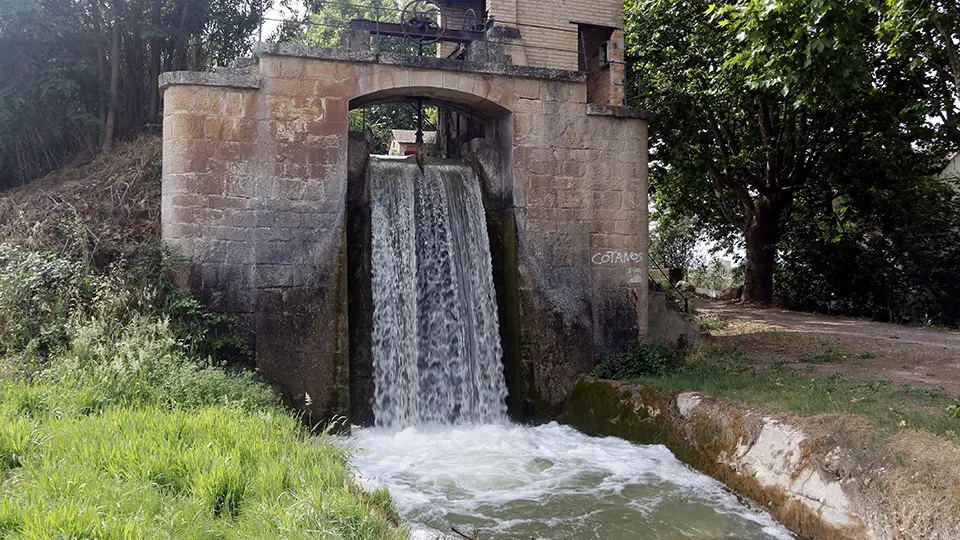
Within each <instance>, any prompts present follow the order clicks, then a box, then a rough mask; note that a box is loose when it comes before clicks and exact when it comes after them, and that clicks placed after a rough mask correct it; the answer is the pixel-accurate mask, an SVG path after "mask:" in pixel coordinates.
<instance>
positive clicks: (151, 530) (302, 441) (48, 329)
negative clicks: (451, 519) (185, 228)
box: [0, 245, 405, 539]
mask: <svg viewBox="0 0 960 540" xmlns="http://www.w3.org/2000/svg"><path fill="white" fill-rule="evenodd" d="M156 255H157V256H158V257H157V258H156V259H154V260H155V262H156V264H155V265H152V266H150V265H147V266H143V265H139V266H137V267H131V266H129V265H127V264H125V263H124V262H123V261H122V260H121V261H118V262H116V263H114V264H112V265H111V267H110V268H109V269H108V270H106V271H98V270H97V269H96V268H94V267H92V266H88V265H85V264H84V263H82V262H77V261H75V260H71V259H67V258H64V257H62V256H58V255H51V254H40V253H34V252H30V251H28V250H23V249H21V248H16V247H12V246H9V245H0V343H2V344H3V345H2V349H0V350H2V351H3V352H4V353H5V354H0V357H2V358H3V361H2V362H0V369H2V372H0V537H2V538H10V539H15V538H158V537H167V538H170V537H173V538H277V537H283V538H316V537H320V538H364V539H367V538H369V539H380V538H400V537H402V536H403V535H404V533H405V531H404V530H403V529H401V528H397V527H395V526H394V525H393V522H392V519H393V513H392V509H391V511H389V512H388V511H386V509H390V498H389V494H387V493H386V492H385V491H383V492H377V493H374V494H373V495H369V496H365V495H361V494H360V493H358V492H356V491H355V489H354V488H353V487H352V482H351V480H352V479H351V477H350V473H349V470H348V467H347V457H348V456H347V453H346V451H345V450H344V449H343V448H342V447H340V446H339V445H338V444H337V443H336V442H335V441H333V440H332V439H330V438H329V437H322V438H315V437H311V436H310V435H309V434H308V432H307V430H306V429H305V428H304V427H303V425H302V424H301V423H300V421H299V420H298V419H297V418H296V417H295V416H294V415H292V414H290V413H289V412H288V411H286V410H284V409H282V408H280V407H279V406H278V405H277V401H276V399H275V397H274V396H273V394H272V392H271V391H270V390H269V389H268V388H267V386H266V385H264V384H262V383H261V382H259V379H258V376H257V374H256V373H255V372H253V371H251V370H249V369H247V368H245V367H244V366H243V365H240V364H236V363H231V362H230V360H231V359H235V358H236V354H235V353H236V351H237V350H240V349H241V347H240V346H239V344H240V343H242V342H241V341H240V340H239V338H237V337H236V336H235V335H234V334H231V333H223V331H222V329H223V328H224V327H225V326H226V325H227V324H228V323H229V321H227V320H225V319H224V318H222V317H219V316H216V315H212V314H210V313H208V312H206V311H205V310H204V309H203V308H202V307H201V306H200V304H199V303H198V302H197V301H196V300H194V299H193V298H192V297H190V296H189V295H188V294H186V293H184V292H182V291H180V290H178V289H176V287H174V286H173V285H172V283H170V282H169V280H168V279H167V278H166V275H167V272H166V266H165V264H166V263H165V260H166V259H165V258H164V257H162V256H161V255H162V252H161V251H160V250H157V251H156Z"/></svg>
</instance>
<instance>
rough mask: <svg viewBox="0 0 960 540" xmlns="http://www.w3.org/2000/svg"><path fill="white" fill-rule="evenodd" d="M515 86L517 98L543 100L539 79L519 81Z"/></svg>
mask: <svg viewBox="0 0 960 540" xmlns="http://www.w3.org/2000/svg"><path fill="white" fill-rule="evenodd" d="M514 84H515V93H516V95H517V98H519V99H532V100H539V99H540V98H541V96H540V80H539V79H517V80H516V81H515V83H514Z"/></svg>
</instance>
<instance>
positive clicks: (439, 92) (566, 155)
mask: <svg viewBox="0 0 960 540" xmlns="http://www.w3.org/2000/svg"><path fill="white" fill-rule="evenodd" d="M256 51H257V52H256V55H257V63H256V64H255V65H254V64H249V65H247V66H246V67H245V69H246V70H249V74H247V75H244V76H243V77H246V78H245V79H244V78H241V76H240V75H237V74H236V73H230V74H220V73H217V74H173V75H169V76H168V77H167V78H166V79H165V88H166V91H165V99H169V101H168V102H167V103H166V106H165V110H164V115H165V118H164V173H163V231H164V239H165V240H166V241H167V242H169V243H170V244H172V245H173V246H175V247H177V248H178V249H179V250H180V251H181V252H182V254H183V255H185V256H187V257H188V258H189V259H190V260H191V261H192V269H188V271H187V272H186V273H185V274H184V275H185V280H184V283H186V284H188V285H189V286H191V287H193V288H194V289H195V290H197V292H198V294H199V295H200V296H201V297H203V298H206V299H208V300H210V301H211V302H212V303H214V304H215V305H216V306H217V307H218V308H220V309H224V310H226V311H229V312H231V313H234V314H236V315H238V316H241V317H242V318H244V319H245V320H249V321H250V322H251V325H252V328H251V335H252V336H253V341H254V342H255V348H256V351H257V353H258V356H259V360H258V361H259V362H260V365H261V367H262V368H263V369H264V373H265V374H266V375H267V376H268V377H269V378H270V379H271V380H272V381H273V382H275V383H276V386H277V388H278V389H280V390H281V391H282V392H283V393H285V394H286V395H287V396H288V397H289V398H290V399H291V401H292V402H293V403H295V404H296V405H297V406H301V407H304V408H305V409H306V410H308V411H309V412H311V414H312V416H311V418H313V419H314V420H317V419H319V418H322V417H324V416H332V415H336V414H347V413H348V408H349V400H348V398H347V396H348V393H349V392H348V391H347V387H348V386H350V387H352V388H353V391H354V392H358V393H359V392H364V393H368V392H369V384H370V383H369V381H361V379H363V377H364V375H363V374H360V375H359V376H358V377H355V378H354V379H352V380H351V381H349V382H348V379H349V376H348V375H347V372H348V371H349V370H348V363H349V362H348V360H347V357H348V355H349V354H350V352H349V351H351V350H353V351H360V350H361V349H362V348H363V346H362V345H361V344H358V342H357V339H360V338H358V337H357V336H354V335H351V334H350V333H349V331H348V325H347V319H348V316H347V313H348V312H349V311H354V312H356V311H357V310H363V309H370V308H369V307H364V306H368V305H369V304H368V302H367V300H365V299H364V298H366V296H365V295H367V294H368V292H369V291H366V292H365V291H363V290H360V289H353V288H352V286H351V287H348V285H347V282H348V281H349V280H348V279H347V276H348V275H352V276H354V278H356V279H361V278H364V275H365V274H364V273H365V272H366V270H364V269H365V268H367V266H365V265H367V264H368V263H366V262H365V259H364V258H363V256H362V254H360V255H358V254H357V253H355V252H354V251H352V246H354V245H359V244H362V243H363V242H365V240H364V239H365V238H366V236H367V235H368V234H369V230H368V229H367V228H366V226H364V225H363V224H362V223H359V224H358V223H357V220H360V221H363V220H368V219H369V217H368V216H367V215H366V214H365V213H364V210H363V205H364V204H366V202H367V201H368V194H367V192H366V190H365V188H364V187H363V185H362V183H359V184H358V183H356V182H350V181H348V179H349V178H355V177H356V175H357V171H360V170H362V169H363V162H364V159H363V156H362V155H358V154H356V152H354V156H353V158H352V159H351V158H350V156H349V155H348V149H349V148H350V146H351V145H350V144H349V142H348V133H347V129H348V116H347V115H348V112H349V109H350V108H351V106H353V107H356V106H362V105H366V104H371V103H377V102H382V101H384V100H389V99H395V98H397V97H404V96H408V97H409V96H413V97H423V98H426V99H428V100H432V102H434V103H439V104H442V106H443V107H446V108H448V109H449V110H452V111H457V112H458V113H472V114H473V116H475V117H476V119H477V120H476V121H477V122H478V123H483V124H484V129H486V130H487V131H486V137H487V139H486V140H475V141H474V145H473V150H472V152H473V154H474V155H475V156H476V160H477V164H478V169H479V170H480V171H481V172H482V173H483V174H482V177H483V178H484V191H485V196H486V199H487V203H488V209H487V210H488V211H487V214H488V223H489V228H490V237H491V244H492V245H493V246H494V247H495V249H494V252H495V255H494V259H495V261H494V266H495V273H496V274H497V275H498V278H497V280H498V291H497V292H498V302H499V303H500V304H501V313H500V319H501V321H505V322H504V324H503V325H502V329H501V330H502V334H503V339H504V342H505V349H507V351H508V352H507V353H506V354H507V356H508V362H507V366H506V367H507V370H508V372H510V373H512V375H510V377H508V378H512V380H513V381H514V382H515V384H514V385H513V386H512V388H511V390H512V391H514V389H516V391H515V392H514V395H513V396H512V397H511V399H515V400H518V402H517V403H514V405H512V407H511V410H512V411H514V412H515V413H517V414H518V415H519V416H522V417H524V418H548V417H550V416H551V415H552V414H554V413H555V412H556V411H557V410H558V409H559V407H560V405H561V404H562V403H563V402H564V401H565V399H566V398H567V396H568V395H569V393H570V391H571V389H572V388H573V386H574V384H575V382H576V381H577V379H578V378H579V377H580V376H581V375H582V374H583V373H586V372H588V371H589V370H590V369H592V367H593V365H594V363H595V362H596V360H597V359H598V358H600V357H602V356H604V355H606V354H608V353H610V352H612V351H614V350H616V349H617V348H619V347H620V346H622V345H623V344H624V343H625V342H628V341H634V340H636V339H638V338H641V337H642V336H643V335H644V333H645V332H646V330H647V327H648V323H647V317H648V314H647V294H648V291H647V287H646V277H645V276H646V264H647V263H646V257H645V254H646V249H647V229H646V223H647V216H646V212H647V199H646V197H647V184H646V160H647V154H646V152H647V149H646V122H645V121H644V119H643V118H642V117H638V116H636V115H630V114H626V113H623V114H605V113H604V114H590V110H591V109H590V105H588V104H586V103H585V95H586V83H585V81H584V76H583V74H582V73H579V72H568V71H563V70H549V69H538V68H527V67H510V66H503V65H496V66H495V65H487V64H477V63H470V62H458V61H453V60H446V59H436V58H416V57H414V58H410V57H400V56H396V55H388V54H386V53H383V54H380V55H376V54H373V53H369V52H363V51H344V50H327V49H315V48H304V47H300V46H294V45H276V44H269V45H266V44H261V45H259V46H258V47H257V49H256ZM218 77H220V78H218ZM218 85H219V86H218ZM518 94H522V95H524V96H528V97H524V98H521V97H519V96H518ZM468 153H470V152H469V151H468ZM361 176H362V174H361ZM608 252H610V253H617V254H620V255H619V257H617V256H614V257H612V258H610V260H609V261H604V260H603V256H604V255H603V254H605V253H608ZM598 254H599V256H600V259H599V260H598V261H599V262H595V259H594V258H595V256H598ZM630 254H638V255H639V257H633V258H631V256H630ZM347 261H350V262H349V263H348V262H347ZM228 267H229V268H230V271H229V273H227V272H226V271H225V270H224V269H226V268H228ZM358 272H359V273H358ZM225 275H229V276H231V277H230V279H226V280H225V279H223V276H225ZM348 288H350V289H351V291H350V292H349V293H348ZM348 296H349V297H353V296H359V297H360V299H361V300H362V302H361V303H362V304H363V306H361V305H360V304H356V305H354V304H350V306H351V307H350V308H349V309H348V307H347V306H348V300H347V298H348ZM352 318H353V316H352V315H351V319H352ZM358 320H359V319H358ZM351 342H352V343H353V345H348V343H351ZM508 342H509V343H508ZM358 354H360V355H361V356H362V355H363V354H365V353H362V352H361V353H358ZM308 395H309V399H308V398H307V396H308ZM355 397H356V399H358V400H361V401H362V399H363V396H355ZM355 410H359V409H355ZM358 414H359V413H358ZM361 416H362V415H361Z"/></svg>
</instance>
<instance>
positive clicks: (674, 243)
mask: <svg viewBox="0 0 960 540" xmlns="http://www.w3.org/2000/svg"><path fill="white" fill-rule="evenodd" d="M698 240H699V235H698V234H697V230H696V228H695V224H694V222H693V220H692V219H690V218H689V217H687V216H682V215H680V216H677V215H665V216H660V218H659V219H658V220H657V225H656V227H655V228H654V229H653V230H651V231H650V257H651V262H653V263H654V264H658V265H663V266H664V268H671V269H672V268H678V269H686V268H689V267H690V266H692V264H693V261H694V257H695V250H696V247H697V241H698Z"/></svg>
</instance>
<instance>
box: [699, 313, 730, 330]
mask: <svg viewBox="0 0 960 540" xmlns="http://www.w3.org/2000/svg"><path fill="white" fill-rule="evenodd" d="M699 322H700V326H702V327H703V328H704V329H705V330H723V329H724V328H726V327H727V326H729V323H727V320H726V319H724V318H723V317H720V316H719V315H708V316H704V317H700V320H699Z"/></svg>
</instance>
